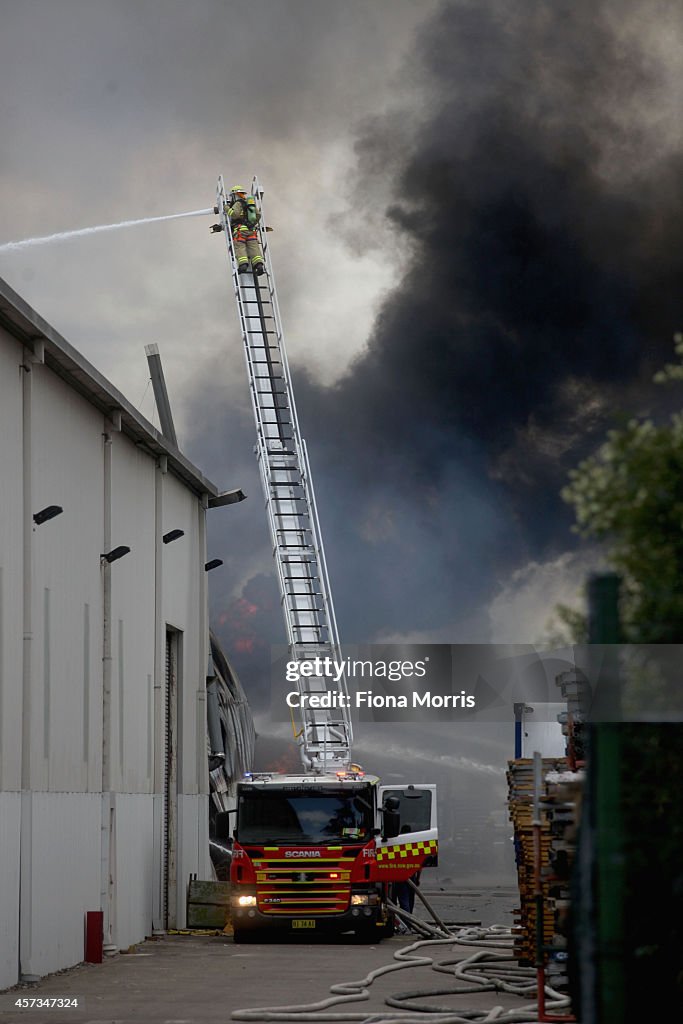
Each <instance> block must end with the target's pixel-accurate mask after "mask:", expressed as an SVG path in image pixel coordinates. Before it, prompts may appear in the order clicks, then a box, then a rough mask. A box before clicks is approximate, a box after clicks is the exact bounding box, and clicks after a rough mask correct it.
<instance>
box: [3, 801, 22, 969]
mask: <svg viewBox="0 0 683 1024" xmlns="http://www.w3.org/2000/svg"><path fill="white" fill-rule="evenodd" d="M0 822H2V828H0V989H3V988H9V987H10V985H15V984H16V983H17V981H18V980H19V979H18V977H17V964H18V962H19V827H20V823H21V795H20V794H19V793H0Z"/></svg>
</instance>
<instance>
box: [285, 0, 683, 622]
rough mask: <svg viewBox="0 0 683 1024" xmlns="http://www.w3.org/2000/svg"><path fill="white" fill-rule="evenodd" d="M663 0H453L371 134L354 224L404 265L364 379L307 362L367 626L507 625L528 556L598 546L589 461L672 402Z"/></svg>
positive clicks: (671, 241) (670, 131)
mask: <svg viewBox="0 0 683 1024" xmlns="http://www.w3.org/2000/svg"><path fill="white" fill-rule="evenodd" d="M655 6H657V5H655ZM650 12H652V7H651V6H650V5H647V4H643V3H636V2H620V3H610V2H602V3H597V4H596V3H595V2H591V3H588V2H585V0H574V2H572V3H565V2H561V0H558V2H554V3H552V4H549V3H547V2H546V0H520V2H518V3H515V4H509V3H508V2H507V0H461V2H452V3H446V4H444V5H443V6H442V7H441V8H440V9H439V11H438V13H437V14H436V15H435V16H434V17H433V18H432V19H431V21H430V22H429V23H428V24H426V25H425V27H424V28H423V30H422V32H421V34H420V36H419V38H418V39H417V40H416V43H415V48H414V51H413V53H412V54H411V56H410V58H409V60H407V62H406V66H405V78H406V80H409V81H410V82H411V83H412V88H411V96H412V97H413V99H412V100H411V101H410V102H406V105H405V106H404V107H400V106H397V107H396V109H394V110H391V111H387V112H384V113H382V114H379V115H378V116H377V117H376V118H374V119H373V120H372V121H370V122H367V123H366V124H364V125H363V126H362V127H361V128H360V130H359V135H358V139H357V143H356V153H357V174H356V176H355V179H354V185H353V192H352V194H350V196H349V211H348V216H347V217H346V218H345V219H344V224H343V225H342V226H341V227H340V229H341V230H344V231H345V232H346V234H347V236H348V237H349V241H350V244H352V245H354V246H357V247H359V248H362V247H364V246H365V247H372V246H373V245H379V246H381V247H382V251H383V252H384V253H385V258H386V259H396V260H397V261H399V262H400V264H401V266H402V267H403V268H404V270H403V271H402V275H401V280H400V282H399V284H398V285H397V286H396V287H395V289H394V290H393V291H392V292H391V293H390V294H389V295H388V296H387V298H386V299H385V301H384V302H383V305H382V307H381V310H380V312H379V314H378V316H377V320H376V323H375V325H374V328H373V330H372V333H371V336H370V337H369V339H368V344H367V348H366V350H365V351H364V353H363V354H362V356H361V357H360V358H358V359H357V360H356V362H355V363H354V364H353V366H352V367H351V369H350V371H349V372H348V373H347V374H346V375H345V376H344V378H343V379H341V380H340V381H339V382H338V383H337V384H336V385H335V386H333V387H328V388H324V387H321V386H320V385H319V384H318V383H317V382H315V381H314V380H313V379H312V378H311V377H309V376H307V374H306V370H305V367H301V366H297V367H295V368H294V377H295V384H296V390H297V403H298V407H299V412H300V416H301V421H302V427H303V432H304V434H305V436H306V437H307V439H308V443H309V449H310V452H311V460H312V463H313V467H314V474H315V479H316V487H317V491H318V497H319V505H320V512H321V519H322V522H323V528H324V533H325V537H326V539H327V551H328V559H329V562H330V570H331V576H332V580H333V585H334V592H335V597H336V600H337V607H338V611H339V618H340V622H341V626H342V635H343V636H344V637H345V638H346V639H347V640H349V641H351V642H355V641H361V640H364V639H369V638H372V637H373V636H382V637H390V636H392V635H394V634H410V633H411V632H413V631H418V632H424V631H427V632H431V634H432V637H433V638H434V639H441V640H444V641H447V640H452V641H457V640H472V641H475V640H481V639H484V640H485V639H487V637H486V617H485V612H484V611H483V609H484V608H485V605H486V602H487V601H488V599H489V598H490V597H491V596H492V595H493V594H494V593H495V592H496V590H497V589H498V587H499V586H500V584H501V583H502V582H504V581H505V580H507V579H508V578H509V575H510V573H511V572H512V571H513V570H514V569H515V568H516V567H518V566H520V565H523V564H525V563H526V562H528V561H529V560H530V559H544V558H549V557H551V556H553V555H555V554H557V553H558V552H560V551H563V550H566V549H567V548H568V547H571V546H572V544H574V543H575V541H574V540H573V539H572V535H571V533H570V524H571V513H570V510H569V509H567V508H566V507H565V505H564V504H563V503H562V501H561V499H560V497H559V491H560V489H561V487H562V485H563V483H564V482H565V480H566V475H567V472H568V470H569V468H570V467H572V466H574V465H576V463H577V461H578V460H579V459H580V458H581V457H583V456H585V455H586V454H588V453H589V452H590V451H591V450H592V449H593V448H594V447H595V445H596V444H597V442H598V440H599V439H600V438H601V437H602V436H603V434H604V431H605V429H606V428H607V427H608V426H609V425H610V424H611V423H613V422H614V419H615V417H617V416H619V415H622V414H623V415H626V414H630V413H633V412H642V411H651V410H652V409H653V408H655V406H654V403H656V401H657V400H658V399H659V394H658V393H657V392H656V391H654V390H653V389H652V388H651V387H650V381H651V376H652V373H653V371H654V370H655V369H656V368H657V367H658V366H659V365H660V364H661V363H662V362H664V361H665V360H666V359H667V358H669V357H670V355H671V351H672V346H671V338H672V334H673V333H674V331H676V330H678V329H680V328H681V326H682V325H683V290H681V288H680V281H681V279H682V275H683V248H682V247H681V245H680V238H681V229H682V228H683V175H682V174H681V171H682V170H683V144H682V143H683V139H682V137H681V130H680V128H679V127H678V122H677V121H674V122H672V123H673V127H672V123H669V122H667V121H666V119H665V118H664V117H661V118H660V119H659V121H658V123H657V125H656V126H654V122H653V116H652V115H653V113H654V112H656V111H659V110H665V109H667V104H670V101H671V97H670V96H669V95H668V94H667V88H668V87H667V85H666V82H667V77H668V76H667V68H666V66H662V55H663V53H664V51H659V52H658V54H657V56H656V57H655V55H654V51H653V50H652V46H651V45H650V44H649V43H648V42H647V40H648V39H649V38H650V37H649V36H648V34H647V33H646V32H645V31H644V28H645V27H646V26H647V25H648V24H649V22H648V17H649V13H650ZM641 22H642V27H643V31H640V30H639V29H640V26H641ZM416 97H417V99H415V98H416ZM320 333H321V344H324V324H321V332H320ZM549 611H550V609H549ZM439 631H441V633H439ZM444 631H445V632H444ZM523 639H524V640H526V639H533V638H530V637H524V638H520V640H523ZM278 640H279V638H278Z"/></svg>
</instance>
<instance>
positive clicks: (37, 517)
mask: <svg viewBox="0 0 683 1024" xmlns="http://www.w3.org/2000/svg"><path fill="white" fill-rule="evenodd" d="M63 511H64V509H63V508H62V506H61V505H46V506H45V508H41V510H40V512H36V513H34V516H33V522H34V523H35V524H36V526H42V525H43V523H46V522H47V521H48V519H54V518H55V516H61V514H62V512H63Z"/></svg>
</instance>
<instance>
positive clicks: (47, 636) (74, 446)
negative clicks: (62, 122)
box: [0, 328, 210, 988]
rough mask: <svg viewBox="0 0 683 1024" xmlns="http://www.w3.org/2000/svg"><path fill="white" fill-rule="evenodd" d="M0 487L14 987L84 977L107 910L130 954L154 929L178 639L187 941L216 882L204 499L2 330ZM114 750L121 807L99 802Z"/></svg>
mask: <svg viewBox="0 0 683 1024" xmlns="http://www.w3.org/2000/svg"><path fill="white" fill-rule="evenodd" d="M22 363H23V364H25V366H26V369H20V367H21V366H22ZM105 435H107V436H105ZM107 444H109V447H108V454H107V455H106V457H105V451H106V450H107V449H106V446H107ZM109 457H110V458H111V487H110V489H109V491H108V490H107V488H106V487H105V472H106V470H105V467H106V465H107V459H109ZM25 467H28V472H27V473H25V472H24V469H25ZM164 469H165V466H164ZM0 471H1V472H2V480H3V487H2V488H1V489H0V501H1V502H2V505H1V514H0V988H4V987H8V986H11V985H13V984H15V983H16V981H17V980H18V979H19V972H20V971H21V973H22V974H23V975H25V976H27V975H28V976H33V975H42V974H45V973H48V972H52V971H55V970H59V969H60V968H63V967H67V966H70V965H72V964H74V963H78V962H79V961H80V960H82V958H83V949H84V946H83V938H84V915H85V912H86V911H88V910H98V909H100V908H101V907H102V906H103V904H105V903H106V904H107V905H108V906H111V923H112V932H111V937H112V941H113V942H114V944H115V945H117V946H119V947H124V948H125V947H127V946H129V945H131V944H132V943H133V942H136V941H138V940H140V939H142V938H144V936H145V935H148V934H150V932H151V930H152V926H153V920H154V916H155V907H156V908H157V915H158V907H159V905H160V894H159V891H158V889H159V878H160V875H159V864H160V862H161V858H162V849H161V846H160V843H161V832H160V827H159V806H160V795H159V794H160V792H161V790H160V787H159V772H158V770H157V772H156V786H155V763H157V766H158V761H159V758H160V756H161V754H160V750H159V749H158V742H159V734H160V727H161V724H162V722H161V718H160V704H159V699H158V691H157V692H156V693H155V683H156V685H157V686H158V685H159V684H160V682H161V681H162V680H163V656H164V651H163V644H164V641H165V630H166V627H167V626H170V627H173V629H175V630H177V631H178V633H179V634H180V635H181V636H182V643H181V645H180V650H181V653H182V659H181V664H180V665H179V675H178V735H177V743H178V752H179V763H178V789H179V796H178V836H177V849H178V887H177V894H176V900H177V920H178V924H180V925H182V924H184V921H185V891H186V885H187V880H188V877H189V875H190V874H191V873H195V872H196V873H197V874H198V875H199V877H210V865H209V858H208V796H207V791H208V772H207V764H206V746H205V742H204V735H205V733H204V730H205V721H204V719H203V715H204V714H205V703H204V695H203V688H204V685H205V670H206V656H207V644H208V637H207V635H206V633H207V631H206V608H205V605H206V580H205V574H204V561H205V557H206V556H205V550H204V532H203V517H204V514H205V513H204V509H203V508H202V504H201V501H200V499H199V497H198V496H197V495H195V494H194V493H193V492H192V491H190V490H189V489H188V488H187V487H186V486H185V485H184V484H183V483H181V482H180V481H179V480H178V479H177V478H176V477H174V476H173V475H172V473H170V472H164V471H163V470H161V469H160V468H159V465H158V462H157V460H156V459H155V458H154V457H152V456H150V454H149V453H148V452H146V451H144V450H143V449H141V448H140V447H138V446H137V445H136V444H134V443H133V441H131V440H130V439H129V438H128V437H127V436H125V435H124V434H122V433H120V432H118V431H117V430H116V429H115V428H114V425H113V423H112V422H110V421H109V420H108V419H106V418H105V417H103V415H102V413H101V412H100V411H98V410H97V409H96V408H95V407H94V406H93V405H92V404H90V403H89V402H88V400H87V399H86V398H85V397H83V396H82V395H81V394H79V393H77V392H76V391H74V390H73V389H72V388H71V387H70V386H69V384H68V383H66V382H65V381H64V380H62V379H61V377H59V376H57V375H56V374H55V373H53V372H52V371H51V370H50V369H49V368H48V367H47V366H45V365H42V364H40V363H32V362H31V361H30V353H28V352H25V351H24V350H23V348H22V346H21V345H20V344H19V343H18V342H17V341H16V339H15V338H13V337H11V336H10V335H9V334H8V333H7V332H6V331H4V329H1V328H0ZM107 493H109V494H110V521H111V538H110V543H111V546H112V547H115V546H117V545H120V544H124V545H127V546H129V547H130V548H131V552H130V554H128V555H126V556H125V557H124V558H121V559H120V560H119V561H117V562H114V563H112V565H111V568H110V570H109V576H110V580H111V615H110V621H109V627H110V638H111V649H110V655H111V657H110V659H108V664H109V666H110V672H109V678H110V683H111V695H110V699H109V702H108V705H105V704H103V696H102V695H103V609H104V601H103V594H104V590H103V585H104V584H103V581H104V575H103V571H102V567H101V562H100V556H101V554H102V552H103V550H104V543H105V539H104V537H105V534H104V522H105V519H106V516H105V500H106V495H107ZM51 504H56V505H60V506H62V508H63V513H62V514H61V515H59V516H57V517H56V518H54V519H52V520H50V521H49V522H46V523H44V524H43V525H41V526H36V527H35V528H33V524H32V521H31V514H32V512H34V511H37V510H39V509H41V508H44V507H45V506H47V505H51ZM25 524H28V527H27V528H26V529H25ZM171 529H181V530H183V531H184V535H183V537H181V538H180V539H179V540H178V541H175V542H174V543H171V544H168V545H164V544H162V543H161V536H160V534H161V532H167V531H168V530H171ZM27 581H28V582H27ZM157 585H158V586H159V587H160V590H159V592H157ZM24 595H25V596H26V600H25V601H24ZM24 634H26V638H24ZM103 709H104V710H105V711H106V714H105V715H104V718H106V733H103ZM155 745H157V746H155ZM104 750H106V756H107V758H108V777H109V779H110V784H111V796H109V795H108V794H105V795H104V796H103V795H102V782H103V751H104ZM22 754H23V777H22ZM22 790H23V795H22ZM110 825H111V826H113V827H112V830H111V835H109V833H108V830H109V828H110ZM103 829H104V831H103ZM103 836H104V842H103V841H102V837H103ZM109 877H111V879H112V880H113V881H112V883H111V885H110V884H109V881H108V879H109ZM20 888H21V906H20V903H19V891H20ZM19 934H21V948H19Z"/></svg>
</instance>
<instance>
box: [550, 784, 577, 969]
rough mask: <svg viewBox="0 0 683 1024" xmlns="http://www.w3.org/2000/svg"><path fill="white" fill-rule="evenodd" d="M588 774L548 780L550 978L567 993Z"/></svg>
mask: <svg viewBox="0 0 683 1024" xmlns="http://www.w3.org/2000/svg"><path fill="white" fill-rule="evenodd" d="M583 785H584V772H582V771H562V772H549V773H548V774H547V775H546V777H545V780H544V789H545V800H544V807H545V816H546V818H547V821H548V825H549V828H550V850H549V860H550V862H549V864H548V867H547V868H546V871H545V878H544V883H545V885H546V887H547V890H548V907H549V909H550V911H551V912H552V914H553V939H552V947H553V948H552V949H551V950H550V951H549V955H548V967H547V975H546V976H547V978H548V982H549V984H550V985H552V986H553V988H559V989H564V988H565V987H566V984H567V979H566V970H567V960H568V952H567V947H568V944H569V908H570V903H571V887H570V879H571V872H572V868H573V866H574V858H575V856H576V844H577V837H578V828H579V816H580V814H581V795H582V792H583Z"/></svg>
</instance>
